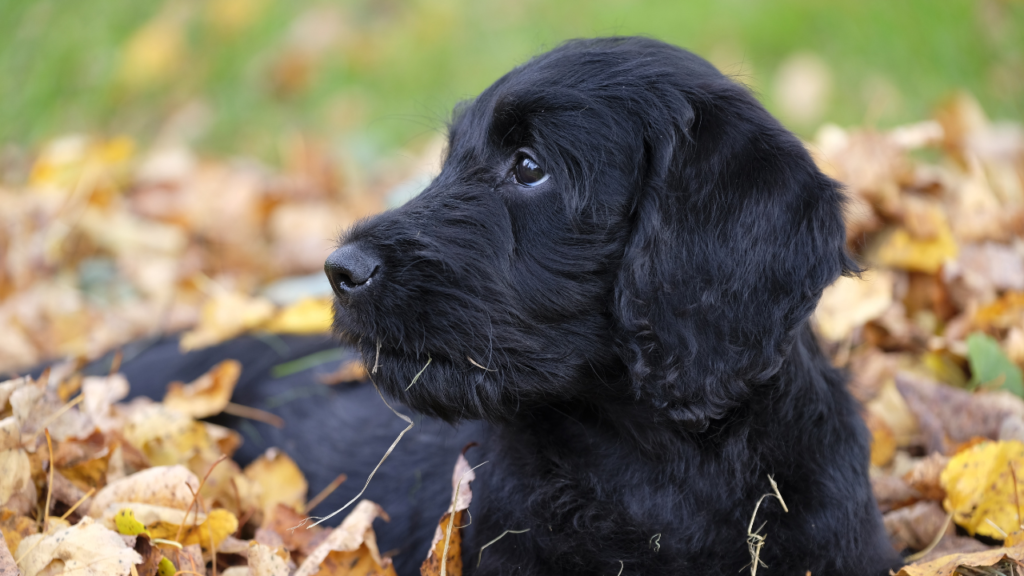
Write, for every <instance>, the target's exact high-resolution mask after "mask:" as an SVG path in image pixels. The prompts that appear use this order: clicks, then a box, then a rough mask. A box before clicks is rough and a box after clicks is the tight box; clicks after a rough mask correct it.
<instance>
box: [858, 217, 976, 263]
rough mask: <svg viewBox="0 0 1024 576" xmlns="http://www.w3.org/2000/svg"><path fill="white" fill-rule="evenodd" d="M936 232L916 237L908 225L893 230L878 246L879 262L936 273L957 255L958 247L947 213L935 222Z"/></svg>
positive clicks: (877, 256)
mask: <svg viewBox="0 0 1024 576" xmlns="http://www.w3.org/2000/svg"><path fill="white" fill-rule="evenodd" d="M935 225H936V228H937V230H936V232H935V236H934V237H933V238H930V239H920V238H915V237H914V236H912V235H911V234H910V232H909V231H908V230H907V229H905V228H896V229H894V230H891V231H890V233H889V234H888V236H886V237H885V238H884V239H883V240H882V243H881V245H880V246H879V248H878V253H877V255H876V258H877V259H878V263H879V264H881V265H882V266H886V267H889V268H899V269H902V270H913V271H916V272H925V273H928V274H935V273H936V272H938V271H939V269H940V268H942V265H943V264H944V263H945V262H946V261H948V260H953V259H955V258H956V257H957V254H958V250H959V249H958V247H957V244H956V240H955V239H954V238H953V234H952V232H950V230H949V226H948V225H947V224H946V222H945V217H944V216H943V217H942V219H941V221H939V222H938V223H936V224H935Z"/></svg>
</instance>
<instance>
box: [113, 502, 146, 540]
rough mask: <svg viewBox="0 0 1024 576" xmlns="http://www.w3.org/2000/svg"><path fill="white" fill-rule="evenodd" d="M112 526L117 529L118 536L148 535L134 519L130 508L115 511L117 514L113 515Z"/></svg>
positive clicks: (142, 526) (143, 527) (144, 528)
mask: <svg viewBox="0 0 1024 576" xmlns="http://www.w3.org/2000/svg"><path fill="white" fill-rule="evenodd" d="M114 526H116V527H117V532H118V533H119V534H124V535H125V536H138V535H139V534H148V532H146V527H145V526H144V525H143V524H142V522H139V521H138V520H136V519H135V513H134V512H132V509H131V508H122V509H120V510H118V511H117V514H115V515H114Z"/></svg>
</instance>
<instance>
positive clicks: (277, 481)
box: [245, 448, 309, 518]
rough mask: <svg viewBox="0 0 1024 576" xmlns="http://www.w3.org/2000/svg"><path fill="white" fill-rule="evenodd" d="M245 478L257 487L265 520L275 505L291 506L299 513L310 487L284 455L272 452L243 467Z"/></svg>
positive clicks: (268, 451) (267, 452)
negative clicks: (259, 489) (259, 491)
mask: <svg viewBox="0 0 1024 576" xmlns="http://www.w3.org/2000/svg"><path fill="white" fill-rule="evenodd" d="M245 476H246V477H247V478H249V479H250V480H252V481H254V482H256V483H257V484H259V486H260V488H262V490H261V494H260V498H259V499H260V508H261V509H262V510H263V512H264V517H266V518H269V517H270V513H271V511H272V510H273V508H274V507H275V506H277V505H278V504H284V505H285V506H291V507H292V508H295V509H296V510H298V511H299V512H302V511H303V510H304V509H305V507H304V505H305V502H306V491H307V490H308V488H309V486H308V484H307V483H306V477H305V476H303V474H302V471H301V470H299V467H298V466H296V465H295V462H294V461H293V460H292V459H291V458H289V457H288V455H287V454H285V453H284V452H281V451H279V450H276V449H274V448H271V449H270V450H267V451H266V452H265V453H263V454H262V455H260V457H259V458H257V459H256V460H254V461H253V462H252V463H251V464H249V465H248V466H246V467H245Z"/></svg>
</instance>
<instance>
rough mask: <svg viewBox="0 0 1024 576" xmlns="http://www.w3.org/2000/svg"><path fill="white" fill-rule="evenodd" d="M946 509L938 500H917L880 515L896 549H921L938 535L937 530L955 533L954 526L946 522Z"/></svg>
mask: <svg viewBox="0 0 1024 576" xmlns="http://www.w3.org/2000/svg"><path fill="white" fill-rule="evenodd" d="M946 517H947V514H946V511H945V510H943V509H942V506H940V505H939V503H938V502H917V503H916V504H911V505H910V506H907V507H905V508H900V509H899V510H893V511H892V512H889V513H887V514H885V515H884V516H883V517H882V522H883V523H884V524H885V532H886V533H887V534H888V535H889V541H890V542H892V545H893V548H895V549H896V550H900V551H902V550H907V549H909V550H913V551H915V552H916V551H918V550H923V549H924V548H926V547H927V546H928V545H929V544H931V543H932V541H933V540H935V538H936V537H938V535H939V532H942V531H943V530H945V534H949V535H954V534H956V526H954V525H953V523H952V522H949V523H948V524H947V522H946Z"/></svg>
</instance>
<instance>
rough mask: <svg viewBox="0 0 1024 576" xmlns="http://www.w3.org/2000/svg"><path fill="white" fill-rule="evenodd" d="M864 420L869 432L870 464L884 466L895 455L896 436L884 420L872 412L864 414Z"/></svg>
mask: <svg viewBox="0 0 1024 576" xmlns="http://www.w3.org/2000/svg"><path fill="white" fill-rule="evenodd" d="M864 422H865V423H866V424H867V426H868V431H869V432H871V464H872V465H873V466H885V465H886V464H888V463H889V462H891V461H892V459H893V457H894V456H896V436H894V435H893V433H892V428H889V425H888V424H886V423H885V420H882V419H881V418H880V417H878V416H876V415H875V414H874V413H872V412H868V413H866V414H865V415H864Z"/></svg>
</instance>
